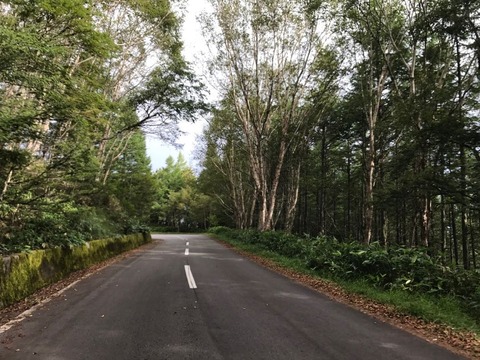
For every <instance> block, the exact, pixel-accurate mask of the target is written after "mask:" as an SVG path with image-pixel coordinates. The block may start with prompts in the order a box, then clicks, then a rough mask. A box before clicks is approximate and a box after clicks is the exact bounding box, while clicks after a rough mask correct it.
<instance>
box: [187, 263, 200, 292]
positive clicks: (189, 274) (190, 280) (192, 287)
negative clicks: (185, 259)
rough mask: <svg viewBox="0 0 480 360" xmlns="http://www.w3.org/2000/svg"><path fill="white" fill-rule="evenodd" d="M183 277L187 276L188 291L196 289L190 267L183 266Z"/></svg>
mask: <svg viewBox="0 0 480 360" xmlns="http://www.w3.org/2000/svg"><path fill="white" fill-rule="evenodd" d="M185 275H187V281H188V286H190V289H196V288H197V284H195V279H194V278H193V275H192V270H191V269H190V265H185Z"/></svg>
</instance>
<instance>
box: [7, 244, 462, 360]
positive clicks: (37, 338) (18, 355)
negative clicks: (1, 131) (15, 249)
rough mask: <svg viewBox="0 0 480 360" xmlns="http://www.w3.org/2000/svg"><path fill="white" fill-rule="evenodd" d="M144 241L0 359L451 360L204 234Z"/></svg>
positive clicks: (33, 323) (37, 316)
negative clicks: (134, 252)
mask: <svg viewBox="0 0 480 360" xmlns="http://www.w3.org/2000/svg"><path fill="white" fill-rule="evenodd" d="M154 238H155V239H157V240H159V239H162V240H163V241H157V242H156V244H155V246H147V247H146V248H144V250H142V251H139V252H137V253H136V254H135V255H133V256H131V257H129V258H127V259H125V260H123V261H120V262H117V263H115V264H114V265H111V266H109V267H107V268H104V269H103V270H101V271H99V272H97V273H95V274H93V275H92V276H90V277H89V278H87V279H85V280H83V281H80V282H79V283H77V284H76V285H75V286H74V287H72V288H70V289H68V290H67V291H66V292H65V293H64V294H63V295H62V296H61V297H58V298H56V299H53V300H52V301H50V302H49V303H47V304H46V305H45V306H43V307H41V308H40V309H39V310H37V311H35V312H34V313H33V314H32V315H33V316H31V317H29V318H27V320H24V321H22V322H21V323H19V324H17V325H15V326H13V327H12V328H11V329H10V330H8V331H5V332H3V333H2V334H0V359H2V360H7V359H8V360H17V359H18V360H20V359H21V360H28V359H36V360H37V359H42V360H77V359H78V360H80V359H82V360H86V359H92V360H103V359H106V360H109V359H114V360H122V359H125V360H134V359H138V360H147V359H148V360H159V359H166V360H175V359H194V360H201V359H208V360H212V359H239V360H246V359H255V360H256V359H268V360H275V359H285V360H296V359H312V360H313V359H314V360H321V359H339V360H340V359H345V360H351V359H355V360H360V359H375V360H379V359H388V360H395V359H402V360H403V359H405V360H406V359H412V360H413V359H435V360H447V359H448V360H454V359H461V357H459V356H457V355H455V354H452V353H450V352H448V351H447V350H444V349H442V348H440V347H438V346H436V345H432V344H429V343H427V342H425V341H423V340H421V339H419V338H417V337H415V336H412V335H410V334H408V333H406V332H403V331H401V330H399V329H396V328H394V327H392V326H389V325H386V324H384V323H381V322H378V321H377V320H375V319H372V318H371V317H368V316H367V315H364V314H362V313H360V312H358V311H355V310H353V309H351V308H349V307H347V306H344V305H342V304H339V303H336V302H334V301H332V300H330V299H328V298H326V297H325V296H323V295H321V294H319V293H317V292H315V291H313V290H310V289H308V288H306V287H304V286H302V285H300V284H297V283H295V282H293V281H291V280H289V279H287V278H285V277H283V276H281V275H279V274H276V273H274V272H272V271H269V270H267V269H264V268H262V267H261V266H259V265H257V264H255V263H253V262H250V261H249V260H247V259H244V258H242V257H241V256H239V255H237V254H236V253H234V252H233V251H231V250H229V249H226V248H225V247H223V246H222V245H220V244H218V243H217V242H215V241H214V240H211V239H209V238H208V237H206V236H203V235H155V236H154Z"/></svg>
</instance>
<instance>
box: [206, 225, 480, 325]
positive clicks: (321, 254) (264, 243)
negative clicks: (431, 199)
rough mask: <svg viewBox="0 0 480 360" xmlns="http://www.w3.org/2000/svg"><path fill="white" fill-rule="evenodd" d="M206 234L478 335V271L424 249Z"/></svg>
mask: <svg viewBox="0 0 480 360" xmlns="http://www.w3.org/2000/svg"><path fill="white" fill-rule="evenodd" d="M209 233H211V234H213V235H214V236H216V237H218V238H219V239H221V240H224V241H226V242H227V243H230V244H231V245H233V246H234V247H237V248H239V249H242V250H244V251H247V252H251V253H254V254H257V255H260V256H262V257H265V258H267V259H271V260H273V261H275V262H276V263H278V264H279V265H281V266H283V267H285V268H287V269H291V270H294V271H296V272H299V273H302V274H307V275H311V276H316V277H321V278H323V279H328V280H331V281H333V282H335V283H337V284H339V285H340V286H341V287H342V288H344V289H345V290H346V291H348V292H352V293H356V294H360V295H363V296H365V297H366V298H368V299H371V300H374V301H377V302H380V303H383V304H388V305H393V306H394V307H395V308H396V309H397V310H398V311H399V312H400V313H405V314H410V315H414V316H416V317H419V318H422V319H424V320H426V321H430V322H435V323H442V324H445V325H449V326H451V327H453V328H455V329H457V330H467V331H472V332H475V333H476V334H480V325H479V324H480V274H479V273H478V272H475V271H467V270H464V269H454V268H451V267H448V266H446V265H444V264H443V263H442V261H441V259H438V258H434V257H431V256H430V255H428V253H427V251H426V249H410V248H406V247H397V248H391V249H388V250H387V249H385V248H383V247H381V246H379V244H377V243H372V244H370V245H368V246H365V245H362V244H358V243H354V242H351V243H342V242H339V241H337V240H335V239H332V238H327V237H315V238H313V237H298V236H294V235H290V234H286V233H281V232H264V233H260V232H258V231H255V230H246V231H242V230H233V229H229V228H226V227H214V228H211V229H210V230H209Z"/></svg>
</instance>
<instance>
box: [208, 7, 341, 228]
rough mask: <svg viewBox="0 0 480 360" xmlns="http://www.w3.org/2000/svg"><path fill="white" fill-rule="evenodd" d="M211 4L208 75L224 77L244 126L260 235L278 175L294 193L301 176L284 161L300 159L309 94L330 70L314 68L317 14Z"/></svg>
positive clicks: (269, 216)
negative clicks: (211, 58) (296, 156)
mask: <svg viewBox="0 0 480 360" xmlns="http://www.w3.org/2000/svg"><path fill="white" fill-rule="evenodd" d="M211 4H212V6H213V8H214V14H213V16H212V17H210V18H206V19H205V21H204V25H205V28H206V31H205V33H206V35H207V36H208V38H209V42H210V43H212V44H214V45H215V51H216V55H217V56H216V59H215V60H214V61H213V63H212V67H213V69H214V70H215V71H217V72H218V73H220V74H221V75H220V76H218V77H219V78H220V79H221V84H220V85H221V86H222V89H223V92H224V97H225V99H228V101H230V102H231V104H232V106H233V109H234V114H235V118H236V121H238V122H239V123H240V124H241V129H242V132H243V138H244V139H243V140H244V141H245V149H246V150H247V153H246V156H247V158H248V167H249V172H250V176H251V178H252V179H253V183H254V186H255V190H254V195H255V199H253V200H252V202H253V203H254V204H255V203H256V204H257V206H258V208H257V215H258V217H257V227H258V229H260V230H262V231H263V230H270V229H272V228H274V225H275V217H276V211H277V207H278V206H277V205H278V204H277V198H278V195H279V194H278V192H279V187H280V179H281V176H282V174H283V175H291V176H290V180H291V190H290V191H291V193H293V194H295V193H296V192H297V190H298V181H297V180H295V179H298V176H297V175H296V174H297V173H298V171H295V172H293V173H287V172H285V171H284V167H285V162H286V158H287V154H288V153H291V154H294V153H297V151H300V149H301V148H302V147H303V146H304V143H305V137H307V136H308V134H309V130H310V129H311V127H312V123H311V122H309V121H308V120H309V117H308V115H307V114H308V109H307V108H306V107H305V106H304V105H305V103H306V102H307V100H308V97H309V96H310V95H311V90H312V88H313V87H314V86H318V88H320V87H321V86H319V85H318V84H320V83H325V84H329V83H331V82H332V77H331V76H328V75H329V74H326V72H328V70H325V69H324V68H319V67H317V66H316V65H318V63H316V60H317V59H318V58H321V54H322V52H324V51H325V49H324V47H323V45H322V41H321V36H319V32H320V23H319V16H318V12H315V11H313V12H310V13H307V12H305V11H304V7H303V5H302V4H300V3H295V2H290V1H285V0H276V1H273V2H265V1H254V2H251V1H241V0H236V1H233V2H232V1H228V2H227V1H223V0H215V1H211ZM214 19H215V20H216V22H214ZM209 24H217V25H218V28H217V27H215V26H213V25H212V26H209ZM217 29H218V31H217ZM327 87H328V86H325V88H327ZM312 118H314V117H312ZM296 198H297V197H296V196H291V197H290V201H291V205H290V206H289V208H293V209H294V208H295V205H296ZM254 204H253V206H255V205H254Z"/></svg>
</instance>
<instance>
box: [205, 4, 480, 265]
mask: <svg viewBox="0 0 480 360" xmlns="http://www.w3.org/2000/svg"><path fill="white" fill-rule="evenodd" d="M211 3H212V5H213V7H214V13H213V14H211V16H209V17H208V16H206V17H205V18H204V19H203V21H204V25H205V33H206V35H207V36H208V39H209V40H208V41H209V43H210V44H211V46H212V48H213V50H212V54H214V56H212V58H211V63H210V68H211V69H212V71H213V72H215V74H216V78H217V79H219V80H218V84H217V86H218V88H219V89H222V101H221V103H220V104H219V106H218V107H217V108H216V109H215V111H214V112H213V115H212V121H211V122H210V124H209V126H208V128H207V129H206V130H205V133H204V137H203V150H202V151H203V163H202V164H203V167H204V170H203V172H202V173H201V175H200V178H199V181H200V183H201V184H203V185H202V186H203V190H204V191H205V193H206V194H208V195H210V196H212V197H214V198H216V199H217V201H218V202H219V203H220V204H222V205H224V208H225V209H227V211H228V213H229V214H230V215H231V217H232V219H233V222H234V225H235V226H236V227H238V228H251V227H255V228H258V229H259V230H261V231H263V230H271V229H276V230H285V231H287V232H292V231H293V232H294V233H298V234H311V235H328V236H333V237H335V238H337V239H339V240H340V241H356V242H360V243H365V244H369V243H372V242H378V243H379V244H380V245H381V246H385V247H389V246H392V245H402V246H408V247H426V248H428V251H429V252H430V254H435V255H438V256H441V257H443V259H444V261H445V262H448V263H453V264H456V265H459V266H463V267H465V268H471V267H474V268H475V267H478V259H477V257H478V247H479V245H480V244H479V243H478V238H479V234H480V197H479V195H480V182H479V180H478V179H479V178H480V122H479V117H478V116H479V90H480V89H479V80H480V71H479V70H480V3H479V2H478V1H469V0H466V1H465V0H462V1H455V0H453V1H452V0H449V1H443V0H436V1H425V0H409V1H396V0H388V1H376V0H373V1H353V0H352V1H349V0H347V1H308V2H302V1H296V2H292V1H286V0H275V1H265V2H264V1H241V0H234V1H222V0H217V1H211ZM209 189H210V190H209Z"/></svg>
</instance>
